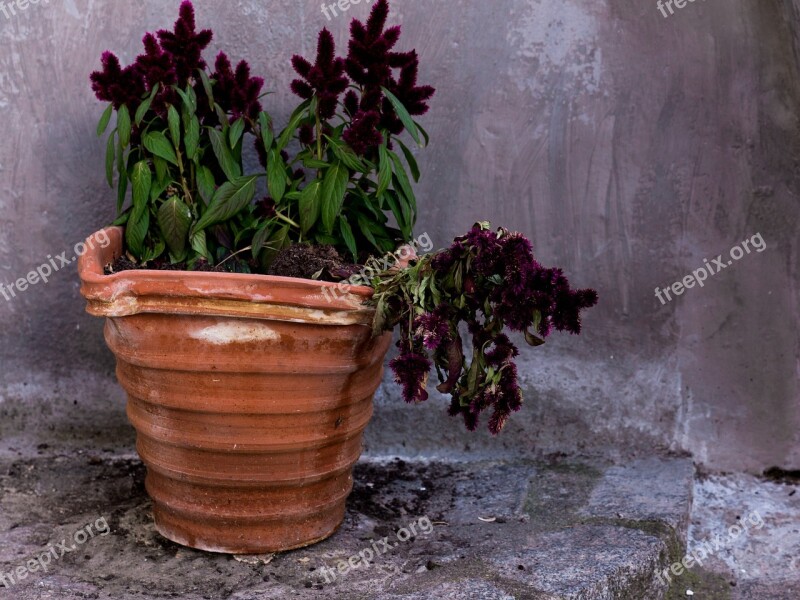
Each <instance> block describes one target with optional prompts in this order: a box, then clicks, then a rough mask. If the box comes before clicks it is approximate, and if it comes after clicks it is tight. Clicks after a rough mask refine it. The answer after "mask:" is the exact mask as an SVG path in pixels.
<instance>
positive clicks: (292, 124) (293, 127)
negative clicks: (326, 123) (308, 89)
mask: <svg viewBox="0 0 800 600" xmlns="http://www.w3.org/2000/svg"><path fill="white" fill-rule="evenodd" d="M313 100H314V99H313V98H312V99H311V100H306V101H305V102H303V103H302V104H301V105H300V106H298V107H297V108H296V109H295V111H294V112H293V113H292V116H291V117H290V118H289V123H288V125H286V128H285V129H284V130H283V132H282V133H281V136H280V137H279V138H278V151H281V150H283V149H284V148H286V146H288V145H289V142H290V141H291V140H292V137H294V134H295V132H296V131H297V128H298V127H299V125H300V121H302V120H303V118H304V117H305V112H306V111H307V110H308V109H309V108H310V106H311V104H312V102H313Z"/></svg>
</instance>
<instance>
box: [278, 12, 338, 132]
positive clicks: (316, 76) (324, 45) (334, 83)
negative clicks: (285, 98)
mask: <svg viewBox="0 0 800 600" xmlns="http://www.w3.org/2000/svg"><path fill="white" fill-rule="evenodd" d="M292 66H293V67H294V70H295V71H296V72H297V74H298V75H300V77H302V79H295V80H294V81H293V82H292V91H293V92H294V93H295V94H296V95H298V96H300V97H301V98H303V99H304V100H308V99H309V98H312V97H313V96H317V99H318V101H319V109H318V110H319V116H320V118H321V119H322V120H323V121H327V120H329V119H332V118H333V116H334V115H335V114H336V106H337V104H338V103H339V96H341V95H342V93H343V92H344V91H345V90H346V89H347V85H348V83H349V82H348V80H347V77H346V76H345V75H344V60H343V59H341V58H337V57H336V44H335V42H334V40H333V35H331V32H330V31H328V30H327V28H326V29H323V30H322V31H321V32H320V34H319V41H318V43H317V59H316V62H315V63H314V64H313V65H312V64H311V63H310V62H309V61H307V60H306V59H305V58H303V57H302V56H294V57H293V58H292Z"/></svg>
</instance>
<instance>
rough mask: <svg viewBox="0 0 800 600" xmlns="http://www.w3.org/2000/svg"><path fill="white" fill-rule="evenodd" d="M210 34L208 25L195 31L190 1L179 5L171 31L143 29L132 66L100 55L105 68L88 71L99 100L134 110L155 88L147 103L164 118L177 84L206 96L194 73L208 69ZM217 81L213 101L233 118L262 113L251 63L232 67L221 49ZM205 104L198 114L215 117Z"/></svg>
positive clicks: (260, 83)
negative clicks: (141, 49) (141, 47)
mask: <svg viewBox="0 0 800 600" xmlns="http://www.w3.org/2000/svg"><path fill="white" fill-rule="evenodd" d="M212 37H213V33H212V32H211V30H209V29H203V30H201V31H197V30H196V24H195V15H194V7H193V6H192V3H191V2H189V1H188V0H186V1H184V2H182V3H181V6H180V12H179V18H178V20H177V21H176V22H175V26H174V28H173V31H167V30H164V29H162V30H160V31H158V32H157V33H155V34H153V33H147V34H146V35H145V36H144V38H143V40H142V43H143V44H144V53H143V54H141V55H139V56H138V57H137V58H136V60H135V61H134V63H133V64H131V65H129V66H127V67H125V68H122V66H121V65H120V62H119V59H118V58H117V57H116V55H114V54H112V53H111V52H105V53H103V56H102V59H101V64H102V67H103V69H102V70H101V71H95V72H94V73H92V74H91V77H90V78H91V82H92V90H93V91H94V93H95V95H96V96H97V98H98V100H102V101H104V102H111V103H112V104H113V105H114V108H115V109H119V108H121V107H122V106H126V107H127V109H128V111H129V112H130V113H131V114H133V113H134V112H135V111H136V109H137V108H138V107H139V105H141V103H142V102H143V100H144V99H145V98H146V97H147V94H149V93H150V92H151V91H152V90H153V88H154V87H155V86H156V85H158V86H159V91H158V93H157V95H156V97H155V98H154V99H153V102H152V104H151V110H153V111H154V112H155V113H156V114H158V115H159V116H163V114H164V112H165V109H166V106H167V105H175V104H176V103H177V102H178V100H179V96H178V94H177V92H176V91H175V87H177V88H180V89H181V90H186V88H187V86H192V87H194V88H196V89H197V90H198V93H197V96H198V97H199V98H204V97H205V93H204V92H203V93H202V94H201V93H200V92H201V91H202V88H201V84H200V82H199V80H198V71H200V70H206V68H207V64H206V61H205V59H204V58H203V51H204V50H205V49H206V48H207V47H208V45H209V44H210V43H211V39H212ZM211 79H214V80H216V82H217V83H216V86H215V88H214V101H215V102H216V103H217V104H219V106H220V108H221V109H222V110H223V111H224V112H226V113H229V114H231V116H233V118H234V119H236V118H239V117H240V116H246V117H249V118H250V119H255V118H256V116H257V115H258V113H259V112H260V111H261V104H260V103H259V101H258V98H259V95H260V93H261V88H262V87H263V85H264V81H263V79H260V78H257V77H250V67H249V66H248V65H247V63H246V62H245V61H242V62H241V63H239V65H238V67H237V68H236V71H235V72H234V71H233V70H232V69H231V64H230V61H229V60H228V58H227V56H225V54H223V53H220V55H219V56H218V57H217V61H216V72H215V73H213V74H212V75H211ZM208 104H209V103H208V102H201V103H200V106H199V107H198V110H199V114H200V116H206V117H208V116H210V117H211V118H212V119H215V118H216V117H215V111H214V108H213V107H212V106H209V105H208Z"/></svg>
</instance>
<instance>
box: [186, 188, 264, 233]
mask: <svg viewBox="0 0 800 600" xmlns="http://www.w3.org/2000/svg"><path fill="white" fill-rule="evenodd" d="M257 179H258V175H250V176H249V177H237V178H236V180H235V181H233V182H230V181H228V182H225V183H223V184H222V185H221V186H220V187H219V189H218V190H217V191H216V193H215V194H214V197H213V198H212V199H211V203H210V204H209V206H208V210H206V212H205V213H204V214H203V216H202V217H201V218H200V220H199V221H198V222H197V223H195V226H194V228H193V232H194V233H196V232H198V231H200V230H202V229H205V228H207V227H210V226H211V225H214V224H216V223H221V222H222V221H227V220H228V219H230V218H232V217H233V216H234V215H236V214H238V213H239V212H241V211H242V210H244V209H245V208H246V207H247V205H248V204H250V202H251V201H252V200H253V196H255V195H256V180H257Z"/></svg>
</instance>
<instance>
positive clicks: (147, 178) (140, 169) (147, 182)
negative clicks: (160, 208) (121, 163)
mask: <svg viewBox="0 0 800 600" xmlns="http://www.w3.org/2000/svg"><path fill="white" fill-rule="evenodd" d="M131 182H132V183H133V208H134V210H140V211H141V210H144V209H145V208H146V207H147V203H148V201H149V200H150V187H151V186H152V184H153V174H152V172H151V171H150V165H148V164H147V161H146V160H140V161H139V162H137V163H136V164H135V165H133V172H132V173H131Z"/></svg>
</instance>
